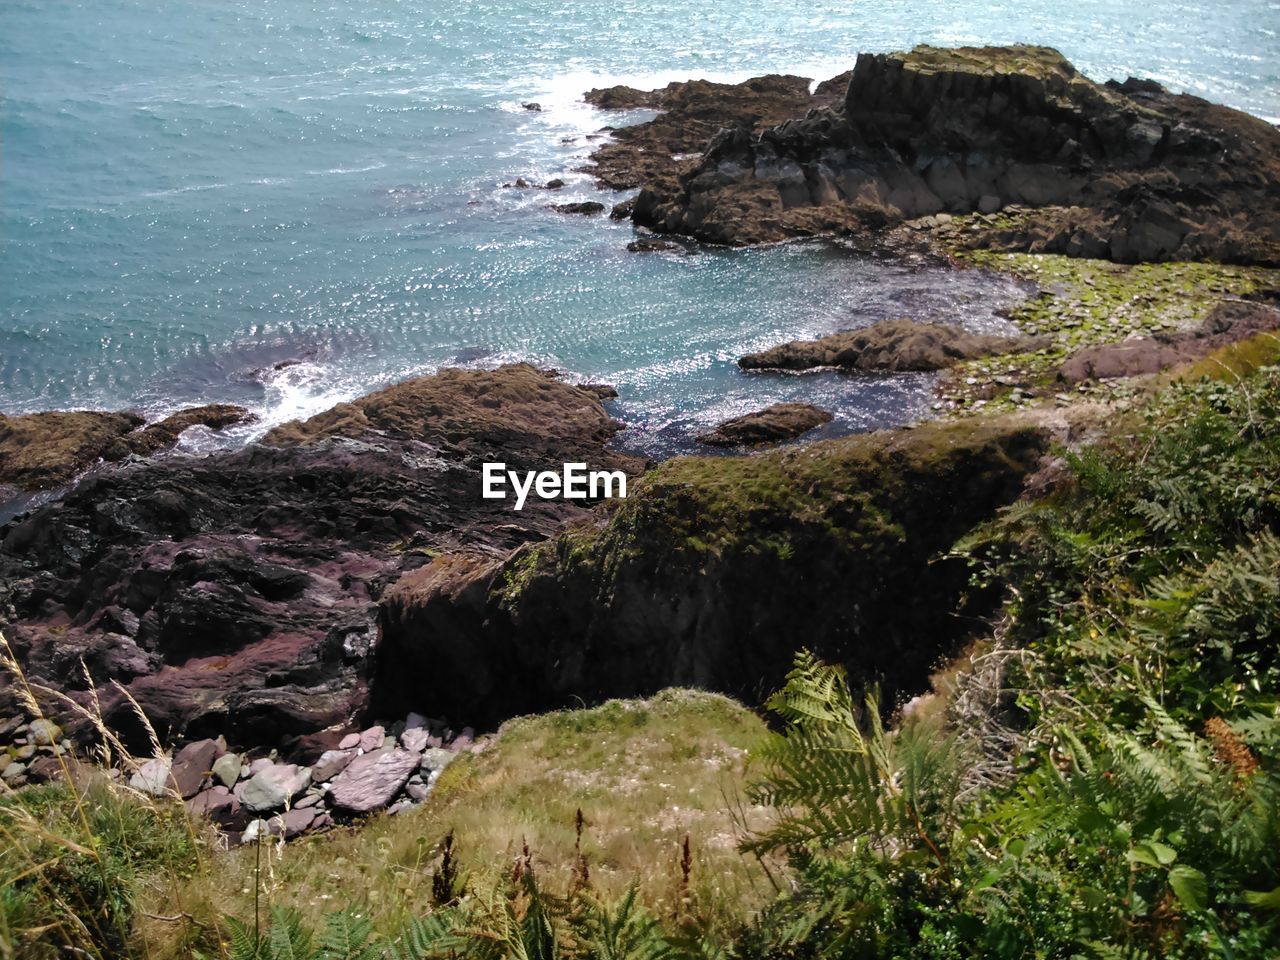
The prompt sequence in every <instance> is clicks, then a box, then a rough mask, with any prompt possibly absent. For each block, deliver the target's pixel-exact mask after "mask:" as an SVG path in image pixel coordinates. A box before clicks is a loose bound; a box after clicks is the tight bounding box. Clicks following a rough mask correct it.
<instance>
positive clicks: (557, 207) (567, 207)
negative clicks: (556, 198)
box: [549, 200, 604, 216]
mask: <svg viewBox="0 0 1280 960" xmlns="http://www.w3.org/2000/svg"><path fill="white" fill-rule="evenodd" d="M549 206H550V208H551V209H552V210H554V211H556V213H580V214H586V215H587V216H594V215H595V214H597V213H604V204H603V203H601V202H600V201H599V200H581V201H578V202H576V203H553V204H550V205H549Z"/></svg>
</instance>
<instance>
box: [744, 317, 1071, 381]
mask: <svg viewBox="0 0 1280 960" xmlns="http://www.w3.org/2000/svg"><path fill="white" fill-rule="evenodd" d="M1048 344H1049V341H1048V340H1047V339H1045V338H1043V337H995V336H989V335H985V334H977V333H969V332H968V331H966V330H963V329H961V328H960V327H953V326H948V325H947V324H941V323H917V322H916V321H914V320H882V321H881V322H879V323H876V324H873V325H872V326H870V327H865V328H863V329H861V330H848V331H844V332H842V333H833V334H831V335H830V336H826V337H823V338H821V339H820V340H793V341H791V342H790V343H784V344H782V345H781V346H777V347H772V348H770V349H768V350H765V351H763V352H761V353H753V354H749V355H747V356H745V357H743V358H742V359H740V360H739V361H738V366H740V367H742V368H743V369H744V370H807V369H810V368H812V367H843V368H845V369H850V370H863V371H867V372H873V371H874V372H880V371H884V372H901V371H907V370H942V369H945V368H946V367H949V366H952V365H953V364H956V363H959V362H960V361H961V360H974V359H977V358H979V357H989V356H999V355H1002V354H1007V353H1022V352H1026V351H1030V350H1040V349H1043V348H1044V347H1046V346H1048Z"/></svg>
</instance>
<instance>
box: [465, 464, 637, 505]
mask: <svg viewBox="0 0 1280 960" xmlns="http://www.w3.org/2000/svg"><path fill="white" fill-rule="evenodd" d="M482 477H483V484H482V489H481V496H482V497H484V499H486V500H505V499H506V498H507V496H508V495H509V493H508V487H509V488H510V489H511V490H514V491H515V495H516V503H515V508H516V509H517V510H523V509H524V502H525V500H526V499H527V498H528V496H529V493H530V492H533V493H534V494H536V495H537V496H538V497H539V498H541V499H543V500H555V499H557V498H561V499H564V500H586V499H588V498H589V499H592V500H598V499H600V498H601V497H625V496H626V495H627V475H626V474H625V473H623V472H622V471H621V470H588V469H587V465H586V464H585V463H566V464H565V465H564V469H563V470H562V471H560V472H559V473H557V472H556V471H555V470H526V471H524V474H523V476H522V475H521V474H520V473H519V472H518V471H515V470H508V469H507V465H506V464H505V463H486V464H485V465H484V467H483V468H482Z"/></svg>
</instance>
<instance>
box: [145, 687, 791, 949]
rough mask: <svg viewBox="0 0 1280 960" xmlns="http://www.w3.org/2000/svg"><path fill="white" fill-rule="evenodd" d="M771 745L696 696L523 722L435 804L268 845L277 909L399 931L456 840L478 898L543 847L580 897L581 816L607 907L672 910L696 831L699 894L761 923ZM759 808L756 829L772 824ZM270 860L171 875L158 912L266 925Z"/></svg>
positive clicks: (157, 940)
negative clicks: (765, 784)
mask: <svg viewBox="0 0 1280 960" xmlns="http://www.w3.org/2000/svg"><path fill="white" fill-rule="evenodd" d="M763 735H764V724H763V722H762V721H761V720H760V719H759V718H758V717H757V716H756V715H755V714H753V713H752V712H750V711H749V710H747V709H746V708H744V707H742V706H741V705H739V704H737V703H735V702H734V701H732V700H730V699H728V698H726V697H721V696H718V695H714V694H707V693H700V692H695V691H685V690H668V691H664V692H662V693H659V694H657V695H656V696H654V697H652V698H650V699H648V700H613V701H610V702H608V703H605V704H603V705H601V706H598V707H595V708H592V709H589V710H562V711H558V712H555V713H549V714H544V715H541V716H533V717H521V718H517V719H515V720H511V721H509V722H508V723H506V724H504V725H503V727H502V729H501V731H500V733H499V735H498V737H497V739H496V741H495V742H494V743H493V744H492V745H491V746H490V747H489V748H488V749H487V750H486V751H485V752H484V753H482V754H479V755H465V756H463V757H461V758H459V759H458V760H457V761H455V763H454V764H453V765H452V766H450V767H448V768H446V771H445V773H444V774H443V775H442V776H441V779H440V782H439V784H438V785H437V789H436V791H435V792H434V793H433V795H432V797H431V798H430V799H429V800H428V802H427V803H426V804H425V805H424V806H423V807H421V808H419V809H417V810H414V811H411V812H408V813H403V814H400V815H398V816H395V817H387V816H375V817H373V818H371V819H370V820H368V821H367V822H366V823H365V824H364V825H363V826H361V827H360V828H358V829H352V830H339V831H335V832H333V833H330V834H327V835H321V836H315V837H310V838H306V839H303V840H301V841H298V842H294V843H290V844H288V845H286V846H284V847H283V848H282V849H280V850H274V851H272V850H265V849H264V852H263V853H264V856H265V857H266V859H265V860H264V861H263V866H262V867H261V872H262V876H263V886H264V889H265V892H266V893H267V895H268V899H269V900H270V902H272V903H278V904H283V905H287V906H291V907H294V908H297V909H299V910H300V911H301V913H302V915H303V916H304V917H305V918H307V919H309V920H318V919H319V918H320V917H322V916H324V915H325V914H328V913H331V912H332V911H334V910H335V909H338V908H340V907H343V906H346V905H348V904H353V903H354V904H356V905H359V906H363V907H367V908H368V912H369V915H370V916H371V917H373V919H374V922H375V926H376V928H377V929H379V930H381V931H383V932H385V933H390V932H392V931H394V930H396V929H397V928H398V927H399V926H400V924H402V923H403V922H404V921H405V920H407V919H409V918H411V917H415V916H422V915H424V914H426V913H427V912H428V911H429V909H430V907H431V875H432V873H433V872H434V870H435V869H436V867H437V865H438V862H439V861H438V857H437V855H436V851H437V848H438V844H439V843H440V841H441V840H442V839H443V837H444V836H445V834H446V833H448V832H449V831H450V830H454V831H455V834H456V843H457V847H456V849H457V852H458V855H459V857H460V859H461V865H462V868H463V870H464V871H466V872H468V873H470V874H471V876H472V878H473V880H474V881H475V883H476V885H477V886H479V885H483V884H484V882H485V880H486V876H487V875H492V874H494V873H495V872H500V871H505V870H509V869H510V867H511V864H512V862H513V860H514V858H515V857H516V856H517V855H518V854H519V853H520V850H521V845H522V843H528V845H529V848H530V851H531V852H532V854H533V856H534V861H535V865H536V866H537V868H538V869H539V870H540V875H541V876H542V877H543V878H544V879H543V882H544V883H546V884H548V885H549V886H551V887H554V888H564V887H566V886H567V885H568V883H569V881H570V879H571V873H572V869H573V864H574V859H575V849H574V844H575V830H574V819H575V815H576V812H577V810H578V809H581V810H582V812H583V815H584V816H585V817H586V823H587V825H586V829H585V831H584V835H583V843H582V849H583V852H584V853H585V854H586V856H587V860H588V865H589V869H590V873H591V883H592V885H593V887H594V888H595V890H596V891H598V892H599V893H600V894H601V895H604V896H605V897H607V898H612V897H614V896H616V895H618V894H620V893H622V892H623V891H625V889H626V888H627V887H628V886H629V884H630V883H631V882H632V881H633V880H635V879H638V880H639V881H640V888H641V900H642V902H644V903H645V904H646V905H648V906H649V907H651V908H652V909H653V910H654V911H655V913H658V914H659V915H662V914H664V913H667V912H669V910H670V906H671V901H672V899H673V897H674V896H675V894H676V891H677V885H678V883H679V876H680V870H679V858H680V845H681V842H682V841H683V839H684V837H685V835H686V834H687V835H688V836H689V838H690V846H691V848H692V852H693V859H694V867H693V872H692V876H691V888H692V892H693V894H694V896H695V897H696V898H698V900H699V901H701V902H702V903H704V904H705V905H706V906H707V907H708V908H709V909H710V910H711V911H712V912H715V911H717V910H719V911H727V910H733V911H735V912H737V911H740V912H739V913H738V915H739V916H745V914H746V912H747V911H749V910H750V909H751V908H752V907H753V906H756V905H759V904H762V903H763V902H764V901H765V900H766V899H768V898H770V897H771V896H772V895H773V893H774V891H773V888H772V886H771V885H770V883H769V881H768V877H767V875H766V873H765V871H764V869H763V868H762V867H761V866H760V864H759V863H758V862H757V861H756V860H754V859H748V858H744V857H742V856H741V855H740V854H739V853H738V852H737V840H738V835H737V829H736V826H735V821H734V813H733V812H731V804H734V805H736V803H737V801H738V798H740V796H741V793H742V788H743V785H744V782H745V776H746V770H745V766H746V756H747V751H748V749H749V748H751V747H752V746H754V745H755V744H756V743H758V742H759V741H760V739H761V738H762V737H763ZM744 812H745V814H746V816H747V818H748V820H749V821H750V822H752V824H753V825H756V824H757V823H758V821H759V819H760V817H761V815H762V812H761V811H759V810H746V811H744ZM256 857H257V851H256V849H255V848H252V847H249V848H242V849H239V850H234V851H231V852H229V853H228V854H226V855H225V856H222V857H219V858H217V860H216V861H215V862H214V863H213V865H212V867H211V870H210V872H209V873H208V874H207V876H206V877H204V878H203V879H202V880H201V882H199V883H196V884H190V883H186V882H165V881H164V880H163V879H162V880H161V882H160V883H159V884H158V886H157V887H156V892H155V893H154V894H152V895H151V896H149V897H148V898H147V905H146V910H147V912H149V913H152V914H156V915H163V916H173V915H176V914H179V913H184V912H185V913H190V914H192V915H193V916H194V917H196V918H198V919H201V920H202V922H206V923H209V922H211V921H212V920H213V918H216V917H219V916H227V915H230V916H236V917H241V918H243V917H252V916H253V909H254V897H253V891H254V874H255V858H256ZM175 879H176V878H175ZM265 902H266V901H265V900H264V906H265ZM723 919H725V920H727V919H729V918H728V917H727V916H724V917H723ZM142 929H143V932H144V935H145V937H146V939H147V941H148V946H149V948H150V955H151V956H154V957H164V956H180V955H182V952H181V950H182V948H181V946H180V944H179V943H178V942H177V941H176V940H175V934H176V933H177V932H178V931H177V930H176V925H175V924H172V923H166V922H163V921H161V922H155V921H150V922H144V924H143V927H142Z"/></svg>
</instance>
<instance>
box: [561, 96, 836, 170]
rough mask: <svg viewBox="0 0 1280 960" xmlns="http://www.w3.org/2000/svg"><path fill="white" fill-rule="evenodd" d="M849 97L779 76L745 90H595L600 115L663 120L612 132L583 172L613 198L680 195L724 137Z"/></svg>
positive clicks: (594, 99) (590, 99)
mask: <svg viewBox="0 0 1280 960" xmlns="http://www.w3.org/2000/svg"><path fill="white" fill-rule="evenodd" d="M843 94H844V89H843V88H840V89H839V90H835V89H832V88H830V87H822V88H819V92H817V93H815V94H812V95H811V94H810V93H809V80H808V79H807V78H805V77H792V76H780V75H770V76H765V77H755V78H753V79H751V80H747V81H745V82H743V83H712V82H710V81H708V80H689V81H685V82H682V83H671V84H668V85H667V86H666V87H665V88H664V89H662V90H654V91H649V92H643V91H639V90H634V89H632V88H631V87H610V88H608V89H606V90H592V91H590V92H589V93H588V94H587V95H586V98H585V99H586V100H587V102H588V103H593V104H595V105H596V106H598V107H604V108H606V109H630V108H635V107H648V108H651V109H657V110H660V111H661V112H660V113H659V114H658V116H657V117H655V118H654V119H653V120H649V121H646V122H645V123H638V124H634V125H632V126H628V127H620V128H619V129H616V130H614V131H612V137H611V139H610V140H609V141H607V142H605V143H603V144H601V145H600V147H599V148H598V149H597V150H596V151H595V152H594V153H592V155H591V162H590V164H589V165H588V166H587V167H585V168H584V170H585V171H586V172H587V173H590V174H591V175H592V176H594V177H595V178H596V182H597V184H598V185H599V186H601V187H606V188H608V189H610V190H629V189H631V188H633V187H639V186H642V185H644V184H647V183H661V184H664V185H666V189H668V190H674V189H675V188H676V186H677V184H676V176H677V174H678V173H680V172H681V171H682V170H686V169H692V167H693V166H694V165H696V162H697V156H698V155H700V154H701V153H702V151H703V150H705V149H706V148H707V145H708V143H709V142H710V141H711V139H712V138H713V137H714V136H715V135H716V134H717V133H718V132H719V131H720V130H722V129H725V128H738V127H743V128H745V129H747V130H764V129H767V128H768V127H771V126H773V125H775V124H778V123H781V122H783V121H784V120H787V119H789V118H791V117H799V116H804V114H805V112H806V111H807V110H810V109H812V108H814V107H826V106H830V105H831V104H833V103H835V102H836V101H837V100H838V99H839V98H840V97H841V96H843ZM686 158H688V159H686Z"/></svg>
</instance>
